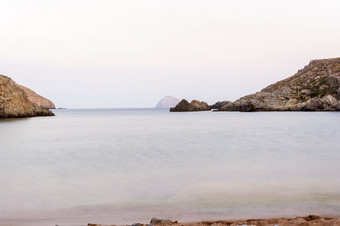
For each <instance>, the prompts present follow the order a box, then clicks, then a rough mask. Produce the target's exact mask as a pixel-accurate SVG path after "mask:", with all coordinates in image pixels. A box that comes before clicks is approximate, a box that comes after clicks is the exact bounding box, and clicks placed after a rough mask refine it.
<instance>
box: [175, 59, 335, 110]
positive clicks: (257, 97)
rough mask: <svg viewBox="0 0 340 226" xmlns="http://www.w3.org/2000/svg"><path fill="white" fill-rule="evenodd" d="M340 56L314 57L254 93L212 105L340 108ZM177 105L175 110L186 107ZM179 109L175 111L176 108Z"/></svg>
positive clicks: (227, 107) (276, 108)
mask: <svg viewBox="0 0 340 226" xmlns="http://www.w3.org/2000/svg"><path fill="white" fill-rule="evenodd" d="M339 100H340V58H332V59H322V60H312V61H310V63H309V64H308V65H307V66H305V67H304V68H303V69H301V70H299V71H298V72H297V73H296V74H295V75H293V76H291V77H289V78H287V79H284V80H282V81H279V82H276V83H274V84H272V85H270V86H268V87H266V88H264V89H262V90H261V91H260V92H257V93H255V94H251V95H247V96H244V97H241V98H240V99H238V100H236V101H234V102H232V101H220V102H217V103H215V104H214V105H212V106H210V108H211V109H215V110H218V111H243V112H250V111H340V101H339ZM179 107H180V106H178V105H177V106H176V107H175V108H174V109H181V111H191V110H190V108H187V109H188V110H185V109H183V108H179ZM173 111H176V110H173Z"/></svg>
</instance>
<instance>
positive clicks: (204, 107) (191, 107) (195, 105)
mask: <svg viewBox="0 0 340 226" xmlns="http://www.w3.org/2000/svg"><path fill="white" fill-rule="evenodd" d="M210 109H211V107H210V106H209V105H208V104H207V103H206V102H204V101H198V100H193V101H191V103H189V102H188V101H187V100H185V99H183V100H181V101H180V102H179V103H178V104H177V105H176V107H173V108H170V111H171V112H175V111H178V112H180V111H210Z"/></svg>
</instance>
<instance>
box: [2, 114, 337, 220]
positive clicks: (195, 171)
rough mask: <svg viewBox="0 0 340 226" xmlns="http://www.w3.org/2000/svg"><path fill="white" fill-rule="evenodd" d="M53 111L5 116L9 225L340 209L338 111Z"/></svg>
mask: <svg viewBox="0 0 340 226" xmlns="http://www.w3.org/2000/svg"><path fill="white" fill-rule="evenodd" d="M55 114H56V116H55V117H37V118H29V119H9V120H0V156H1V163H0V181H1V192H0V200H1V202H0V223H15V222H16V221H18V222H19V224H23V223H26V224H29V222H31V223H32V224H33V225H35V224H38V222H43V223H42V224H45V225H46V222H48V223H51V225H55V224H56V223H58V221H59V222H62V223H64V224H65V225H69V224H75V225H81V224H84V225H85V224H87V223H88V222H87V221H89V220H92V219H93V220H96V221H97V223H112V224H113V223H118V224H123V223H134V222H137V221H139V222H144V221H146V220H147V219H150V218H151V217H155V216H156V217H157V216H164V217H172V218H176V220H181V219H183V220H197V219H198V220H202V219H212V218H221V217H223V216H225V217H229V218H230V217H232V218H235V217H236V218H240V217H255V216H282V215H298V214H323V215H335V214H337V213H339V212H340V133H339V128H340V114H339V113H325V112H323V113H321V112H320V113H316V112H310V113H303V112H259V113H239V112H187V113H170V112H168V111H158V110H152V109H79V110H55ZM41 213H44V214H41ZM19 216H20V217H23V219H22V220H21V221H20V219H21V218H20V217H19ZM46 216H48V219H45V218H47V217H46ZM65 216H67V217H65ZM98 221H99V222H98ZM52 223H55V224H52ZM59 225H62V224H59Z"/></svg>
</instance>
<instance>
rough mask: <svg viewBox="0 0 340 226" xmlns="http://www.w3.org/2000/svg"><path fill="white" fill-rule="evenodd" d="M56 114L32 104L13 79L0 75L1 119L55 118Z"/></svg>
mask: <svg viewBox="0 0 340 226" xmlns="http://www.w3.org/2000/svg"><path fill="white" fill-rule="evenodd" d="M53 115H54V114H53V113H52V112H51V111H49V110H47V109H44V108H42V107H40V106H38V105H37V104H35V103H33V102H31V101H30V100H29V99H28V98H27V95H26V93H25V91H24V90H23V89H22V88H20V86H19V85H17V84H16V83H15V82H14V81H13V80H12V79H10V78H9V77H6V76H4V75H0V118H20V117H34V116H53Z"/></svg>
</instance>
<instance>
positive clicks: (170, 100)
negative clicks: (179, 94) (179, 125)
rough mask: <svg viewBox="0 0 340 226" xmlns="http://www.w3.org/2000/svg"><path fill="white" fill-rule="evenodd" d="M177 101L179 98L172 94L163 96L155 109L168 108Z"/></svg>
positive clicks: (173, 105)
mask: <svg viewBox="0 0 340 226" xmlns="http://www.w3.org/2000/svg"><path fill="white" fill-rule="evenodd" d="M178 103H179V99H177V98H176V97H172V96H165V97H164V98H163V99H161V100H160V101H159V102H158V103H157V105H156V108H157V109H170V108H172V107H175V106H176V105H177V104H178Z"/></svg>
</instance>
